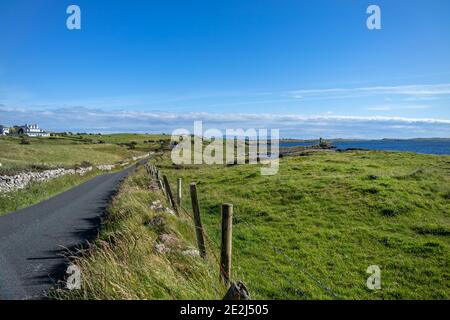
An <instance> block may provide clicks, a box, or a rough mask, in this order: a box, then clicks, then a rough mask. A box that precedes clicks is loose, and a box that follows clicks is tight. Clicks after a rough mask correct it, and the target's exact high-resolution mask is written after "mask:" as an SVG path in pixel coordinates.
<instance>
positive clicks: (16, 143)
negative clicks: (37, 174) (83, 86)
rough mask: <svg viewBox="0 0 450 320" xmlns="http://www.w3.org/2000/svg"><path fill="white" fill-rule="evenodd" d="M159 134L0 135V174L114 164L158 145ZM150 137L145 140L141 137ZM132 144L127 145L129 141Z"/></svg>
mask: <svg viewBox="0 0 450 320" xmlns="http://www.w3.org/2000/svg"><path fill="white" fill-rule="evenodd" d="M162 137H163V136H159V135H144V134H142V135H138V134H136V135H134V134H117V135H102V136H98V135H93V136H90V135H84V136H62V137H50V138H27V140H28V141H29V144H21V138H19V137H0V163H1V164H2V166H1V167H0V174H9V173H12V172H16V171H22V170H25V169H29V168H30V167H32V166H35V167H45V166H48V167H61V166H74V165H77V164H80V163H82V162H83V161H88V162H90V163H92V164H94V165H99V164H115V163H118V162H122V161H126V160H129V159H130V158H132V157H133V156H139V155H142V154H144V153H145V152H147V153H148V152H149V150H153V149H155V148H157V147H158V146H159V143H157V142H153V141H159V140H160V138H162ZM148 140H151V141H152V142H150V143H147V142H144V141H148ZM133 141H134V142H135V143H136V144H135V145H131V144H130V143H131V142H133Z"/></svg>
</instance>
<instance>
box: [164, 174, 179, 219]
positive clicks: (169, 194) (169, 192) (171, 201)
mask: <svg viewBox="0 0 450 320" xmlns="http://www.w3.org/2000/svg"><path fill="white" fill-rule="evenodd" d="M163 179H164V185H165V187H166V192H167V196H168V197H169V201H170V203H171V205H172V207H173V208H174V209H175V211H176V212H178V206H177V203H176V202H175V199H174V198H173V193H172V190H171V189H170V184H169V180H168V179H167V176H166V175H165V174H164V175H163Z"/></svg>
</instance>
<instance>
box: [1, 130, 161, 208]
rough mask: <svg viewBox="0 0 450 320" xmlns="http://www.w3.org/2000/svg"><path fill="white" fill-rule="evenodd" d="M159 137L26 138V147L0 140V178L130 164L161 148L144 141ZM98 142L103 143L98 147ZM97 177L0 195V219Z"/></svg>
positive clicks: (43, 184) (60, 180) (42, 184)
mask: <svg viewBox="0 0 450 320" xmlns="http://www.w3.org/2000/svg"><path fill="white" fill-rule="evenodd" d="M163 137H164V136H161V135H134V134H117V135H116V134H114V135H101V136H100V135H93V136H92V135H83V136H59V137H50V138H27V139H28V140H29V141H30V144H27V145H24V144H20V141H21V139H20V137H13V136H8V137H0V163H1V166H0V175H15V174H18V173H20V172H23V171H28V170H29V171H41V170H46V169H51V168H60V167H65V168H71V167H75V166H79V165H80V164H82V163H89V164H92V165H101V164H119V163H120V164H125V163H127V162H128V163H130V164H131V163H132V162H133V161H132V158H133V157H136V156H141V155H143V154H146V153H148V152H149V151H152V150H158V149H160V148H161V145H160V143H156V142H150V143H149V142H148V140H152V141H159V140H160V139H163ZM100 138H101V139H103V140H102V142H101V143H100V140H99V139H100ZM144 138H145V139H144ZM131 141H136V145H135V146H134V147H133V148H130V147H129V146H128V145H126V144H127V143H129V142H131ZM144 141H147V142H144ZM117 168H118V169H119V168H121V167H117ZM100 173H102V172H101V171H99V170H94V171H92V172H90V173H89V174H87V175H85V176H83V177H81V176H79V175H65V176H63V177H60V178H57V179H54V180H50V181H46V182H40V183H36V182H33V183H31V184H30V185H29V186H28V187H27V188H26V189H23V190H17V191H14V192H9V193H5V194H2V193H0V215H2V214H5V213H8V212H12V211H15V210H18V209H21V208H24V207H28V206H31V205H33V204H36V203H38V202H40V201H43V200H45V199H48V198H50V197H51V196H53V195H56V194H57V193H60V192H62V191H65V190H67V189H69V188H71V187H73V186H75V185H77V184H79V183H82V182H84V181H86V180H87V179H89V178H93V177H94V176H95V175H97V174H100Z"/></svg>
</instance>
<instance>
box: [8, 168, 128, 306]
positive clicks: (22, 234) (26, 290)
mask: <svg viewBox="0 0 450 320" xmlns="http://www.w3.org/2000/svg"><path fill="white" fill-rule="evenodd" d="M132 169H133V167H132V168H128V169H125V170H123V171H121V172H117V173H109V174H104V175H100V176H97V177H95V178H93V179H92V180H89V181H87V182H85V183H83V184H81V185H79V186H77V187H74V188H73V189H70V190H69V191H67V192H64V193H62V194H59V195H57V196H55V197H53V198H51V199H49V200H46V201H44V202H41V203H39V204H37V205H34V206H32V207H29V208H26V209H22V210H19V211H16V212H13V213H10V214H7V215H5V216H0V300H4V299H41V298H45V292H46V291H47V290H48V289H50V288H51V287H52V285H54V284H55V283H56V282H57V281H58V280H60V279H62V278H63V277H64V274H65V272H66V268H67V259H66V258H64V253H65V252H66V250H67V249H69V250H71V249H74V248H76V247H79V246H81V245H83V244H85V243H86V240H91V239H93V238H94V237H95V236H96V234H97V231H98V227H99V225H100V222H101V217H102V215H103V214H104V213H105V209H106V207H107V205H108V203H109V200H110V198H111V196H112V195H113V194H114V192H115V190H116V189H117V187H118V185H119V183H120V181H121V180H123V179H124V178H125V177H126V176H127V175H128V173H129V172H130V171H131V170H132Z"/></svg>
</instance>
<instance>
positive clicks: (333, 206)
mask: <svg viewBox="0 0 450 320" xmlns="http://www.w3.org/2000/svg"><path fill="white" fill-rule="evenodd" d="M157 164H158V165H159V166H160V167H161V169H162V171H163V172H165V173H167V174H169V176H170V180H171V181H172V182H173V183H174V181H175V179H176V178H182V179H183V181H184V182H185V185H184V189H183V192H184V199H185V200H184V202H183V205H184V206H186V207H189V206H190V204H189V195H188V183H189V182H191V181H195V182H197V183H198V189H199V198H200V203H201V209H202V215H203V219H204V222H205V225H206V227H207V229H208V230H209V233H210V234H211V236H212V237H213V238H214V239H215V240H216V243H218V242H219V239H220V237H219V225H220V215H219V212H220V204H221V203H225V202H228V203H232V204H234V208H235V217H234V238H233V239H234V243H233V245H234V253H233V258H234V278H235V279H243V280H244V281H245V283H247V284H248V286H249V287H250V291H251V293H252V294H253V297H255V298H268V299H272V298H273V299H302V298H305V296H306V298H309V299H330V298H336V297H338V298H343V299H449V298H450V236H449V232H450V202H449V193H450V157H448V156H431V155H418V154H411V153H388V152H346V153H335V152H315V153H311V154H310V155H309V156H303V157H285V158H283V159H281V164H280V171H279V173H278V174H277V175H274V176H261V175H260V171H259V167H258V166H249V165H241V166H229V167H223V166H187V167H184V168H183V167H180V166H173V165H172V164H171V162H170V160H169V159H168V158H166V159H165V161H163V162H161V161H158V163H157ZM161 164H162V165H161ZM172 187H174V185H172ZM370 265H379V266H380V268H381V272H382V289H381V290H377V291H371V290H369V289H367V287H366V279H367V277H368V276H369V274H366V269H367V267H368V266H370ZM327 288H329V289H327ZM334 294H335V295H336V296H335V295H334Z"/></svg>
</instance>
